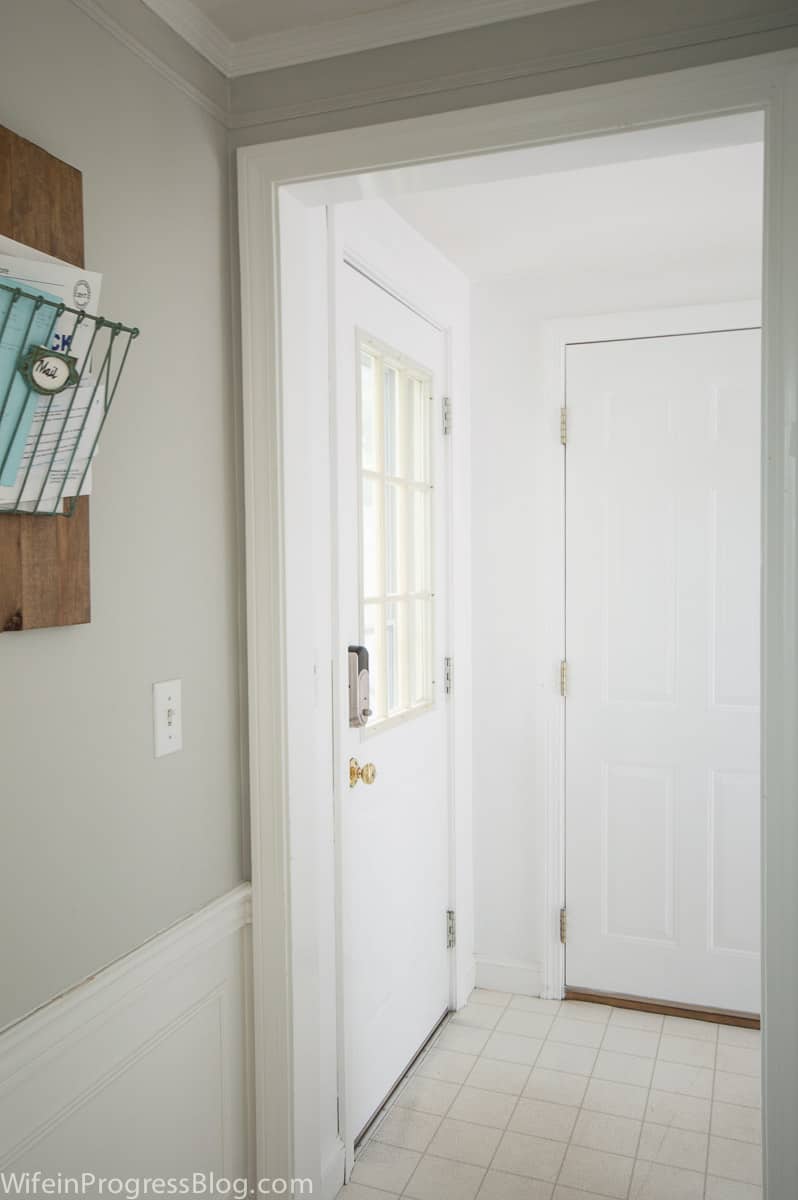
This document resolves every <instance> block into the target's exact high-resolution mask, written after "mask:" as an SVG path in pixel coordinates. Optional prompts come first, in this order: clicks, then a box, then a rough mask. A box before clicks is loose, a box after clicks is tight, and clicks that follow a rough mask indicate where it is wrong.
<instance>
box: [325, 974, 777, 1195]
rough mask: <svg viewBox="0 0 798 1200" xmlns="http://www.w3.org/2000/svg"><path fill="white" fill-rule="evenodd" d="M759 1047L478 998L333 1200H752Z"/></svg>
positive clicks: (707, 1031) (682, 1029)
mask: <svg viewBox="0 0 798 1200" xmlns="http://www.w3.org/2000/svg"><path fill="white" fill-rule="evenodd" d="M759 1097H760V1081H759V1034H758V1033H757V1032H754V1031H751V1030H745V1029H737V1028H733V1027H731V1026H724V1025H720V1026H719V1025H712V1024H709V1023H705V1022H703V1021H688V1020H682V1019H678V1018H674V1017H660V1016H656V1015H653V1014H649V1013H638V1012H631V1011H628V1010H623V1009H611V1008H608V1007H606V1006H603V1005H598V1004H582V1003H574V1002H569V1001H565V1002H563V1003H562V1004H561V1003H559V1002H557V1001H549V1000H536V999H531V998H530V997H528V996H511V995H507V994H505V993H501V992H490V991H481V990H477V991H475V992H474V993H473V995H472V996H471V999H470V1000H469V1002H468V1004H467V1005H466V1007H465V1008H463V1009H461V1011H460V1012H458V1013H454V1014H452V1015H451V1016H450V1017H449V1018H448V1020H447V1021H446V1023H445V1024H444V1025H443V1026H442V1028H441V1030H440V1032H439V1033H438V1035H437V1037H436V1038H435V1040H434V1042H433V1043H432V1044H431V1045H430V1046H429V1047H428V1049H427V1050H426V1051H425V1053H424V1055H423V1056H422V1057H421V1059H420V1060H419V1061H418V1062H417V1063H416V1064H415V1065H414V1067H413V1070H412V1071H411V1072H410V1073H409V1074H408V1075H407V1077H406V1078H405V1079H404V1080H403V1081H402V1083H401V1084H400V1086H399V1088H398V1089H397V1091H396V1092H395V1093H394V1095H393V1096H392V1097H391V1100H390V1101H389V1103H388V1104H387V1105H386V1107H385V1110H384V1111H383V1112H382V1113H381V1114H380V1117H379V1118H378V1120H377V1121H376V1122H375V1124H374V1126H373V1127H372V1129H371V1131H370V1133H369V1137H368V1140H367V1141H366V1142H365V1143H364V1144H363V1145H361V1147H360V1149H359V1151H358V1154H357V1158H356V1162H355V1167H354V1170H353V1173H352V1181H351V1183H350V1184H349V1185H348V1186H347V1187H345V1188H344V1189H343V1190H342V1191H341V1192H340V1193H339V1200H391V1197H399V1196H402V1197H410V1198H412V1200H476V1198H478V1200H606V1198H607V1197H614V1198H615V1200H761V1196H762V1190H761V1170H762V1168H761V1148H760V1140H761V1139H760V1098H759Z"/></svg>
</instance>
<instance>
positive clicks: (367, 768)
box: [349, 758, 377, 788]
mask: <svg viewBox="0 0 798 1200" xmlns="http://www.w3.org/2000/svg"><path fill="white" fill-rule="evenodd" d="M376 778H377V768H376V767H375V766H374V763H364V764H363V766H362V767H361V765H360V763H359V762H358V761H357V759H356V758H350V760H349V786H350V787H351V788H353V787H354V786H355V784H356V783H360V782H361V781H362V782H363V783H373V782H374V780H375V779H376Z"/></svg>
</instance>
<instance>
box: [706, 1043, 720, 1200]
mask: <svg viewBox="0 0 798 1200" xmlns="http://www.w3.org/2000/svg"><path fill="white" fill-rule="evenodd" d="M719 1046H720V1029H718V1031H717V1036H716V1038H715V1057H714V1060H713V1063H712V1089H711V1091H710V1096H709V1128H708V1129H707V1153H706V1158H705V1160H704V1200H706V1194H707V1188H708V1187H709V1151H710V1147H711V1146H712V1126H713V1125H714V1122H715V1082H716V1080H717V1074H718V1047H719Z"/></svg>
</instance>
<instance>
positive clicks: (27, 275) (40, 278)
mask: <svg viewBox="0 0 798 1200" xmlns="http://www.w3.org/2000/svg"><path fill="white" fill-rule="evenodd" d="M9 248H12V250H9ZM4 276H8V277H10V278H11V279H13V280H19V282H20V283H21V284H22V285H23V287H24V288H25V290H26V291H29V292H46V293H48V294H49V295H54V296H57V297H58V299H59V300H60V301H61V302H62V303H63V304H66V305H67V306H68V307H69V308H75V309H78V310H79V311H80V312H85V313H86V314H90V315H92V316H96V315H97V314H98V312H99V303H100V288H101V286H102V279H103V277H102V275H99V274H98V273H97V272H96V271H84V270H83V268H82V267H73V266H70V264H69V263H63V262H60V261H59V260H58V259H56V258H52V257H51V256H50V255H43V254H41V253H40V252H38V251H36V250H30V249H29V248H28V247H27V246H22V245H20V243H19V242H14V241H12V239H11V238H6V237H0V283H2V282H3V277H4ZM50 311H51V312H52V309H51V310H50ZM75 322H76V318H75V314H74V313H64V314H63V315H62V316H61V317H59V319H58V321H57V322H56V324H55V328H54V329H53V333H52V337H51V338H50V345H49V347H48V349H50V350H57V351H59V352H60V353H61V354H72V355H74V356H75V357H76V358H77V360H78V361H77V369H78V371H80V370H81V368H82V367H83V364H84V361H85V357H86V353H87V351H88V349H89V346H90V345H91V339H92V333H93V331H94V322H93V321H83V322H81V323H80V324H79V325H76V323H75Z"/></svg>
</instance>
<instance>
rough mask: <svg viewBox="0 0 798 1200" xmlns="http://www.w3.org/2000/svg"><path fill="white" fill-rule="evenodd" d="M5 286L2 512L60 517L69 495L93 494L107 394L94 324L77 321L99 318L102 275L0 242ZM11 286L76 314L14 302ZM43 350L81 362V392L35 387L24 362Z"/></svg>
mask: <svg viewBox="0 0 798 1200" xmlns="http://www.w3.org/2000/svg"><path fill="white" fill-rule="evenodd" d="M0 283H3V284H5V285H6V288H0V328H3V337H2V341H1V342H0V511H3V510H5V511H8V510H9V509H13V508H17V507H19V508H22V509H24V510H27V511H34V510H37V509H38V510H39V511H53V509H54V508H55V507H56V506H58V507H60V500H61V499H62V497H65V496H74V495H77V492H78V489H80V491H81V492H82V493H86V492H88V491H90V490H91V470H90V466H89V458H90V455H91V453H92V448H93V446H94V441H95V439H96V436H97V433H98V431H99V424H100V421H101V418H102V413H103V408H104V391H103V388H102V387H97V388H96V390H95V382H96V381H95V380H93V379H92V378H91V377H90V365H91V364H90V363H89V362H88V361H87V359H88V356H89V352H90V350H91V347H92V342H93V334H94V329H95V322H94V321H91V320H83V319H81V320H78V319H77V313H86V314H87V316H89V315H96V314H97V311H98V307H97V306H98V302H99V297H100V286H101V283H102V276H101V275H98V274H96V273H95V272H92V271H84V270H83V269H82V268H79V267H74V266H71V265H70V264H69V263H63V262H61V261H60V260H58V259H55V258H52V257H51V256H50V255H46V254H42V253H41V252H40V251H37V250H31V249H30V248H29V247H27V246H22V245H21V244H20V243H18V242H14V241H12V240H11V239H10V238H6V237H2V236H0ZM7 288H20V289H21V290H23V291H24V292H25V293H31V294H34V295H40V296H44V297H45V299H47V300H48V301H51V302H52V303H54V304H59V303H60V304H63V305H65V306H66V307H68V308H70V309H72V310H73V311H72V312H65V313H63V314H62V315H61V316H60V317H58V318H57V319H56V314H55V310H54V309H53V307H52V303H51V304H48V305H43V306H42V307H41V308H39V309H38V310H36V309H34V305H33V301H31V300H29V299H27V298H26V297H25V296H21V297H19V298H17V299H16V300H15V302H14V303H12V292H11V291H9V290H7ZM9 310H10V311H9ZM7 313H8V315H9V319H8V320H7V321H4V318H5V316H6V314H7ZM39 345H46V346H47V348H48V349H50V350H54V351H57V352H58V353H60V354H66V355H69V356H71V357H72V358H74V359H75V370H76V372H77V374H78V377H79V379H80V386H79V387H77V388H74V387H68V388H66V389H65V390H64V391H63V392H60V393H57V394H56V395H54V396H44V395H40V394H38V393H37V392H34V391H32V390H31V389H30V388H29V387H28V385H27V383H26V382H25V380H24V379H23V377H22V376H21V374H20V373H19V363H20V360H21V358H22V357H23V356H24V355H25V353H26V352H27V351H28V350H29V349H30V348H31V347H32V346H39ZM81 481H82V486H81Z"/></svg>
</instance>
